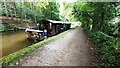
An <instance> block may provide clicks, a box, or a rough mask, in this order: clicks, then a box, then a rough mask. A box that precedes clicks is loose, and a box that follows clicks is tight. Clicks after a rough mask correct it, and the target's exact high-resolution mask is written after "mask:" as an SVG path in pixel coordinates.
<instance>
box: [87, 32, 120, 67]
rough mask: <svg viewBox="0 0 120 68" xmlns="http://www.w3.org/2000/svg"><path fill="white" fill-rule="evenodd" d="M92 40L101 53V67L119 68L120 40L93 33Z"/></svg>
mask: <svg viewBox="0 0 120 68" xmlns="http://www.w3.org/2000/svg"><path fill="white" fill-rule="evenodd" d="M89 36H90V38H91V39H92V40H93V42H94V43H95V45H97V50H98V53H99V61H100V65H99V66H102V67H104V68H107V67H110V66H116V67H119V66H120V65H119V64H120V62H119V60H120V59H119V57H120V52H119V51H120V43H119V41H120V38H114V37H111V36H108V35H106V34H104V33H103V32H94V33H93V32H91V33H89Z"/></svg>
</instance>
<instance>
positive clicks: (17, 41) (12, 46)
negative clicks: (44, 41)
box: [0, 31, 33, 58]
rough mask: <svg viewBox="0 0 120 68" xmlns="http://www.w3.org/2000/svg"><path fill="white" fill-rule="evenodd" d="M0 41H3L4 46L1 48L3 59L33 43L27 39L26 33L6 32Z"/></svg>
mask: <svg viewBox="0 0 120 68" xmlns="http://www.w3.org/2000/svg"><path fill="white" fill-rule="evenodd" d="M0 40H2V45H1V46H0V47H1V48H0V51H2V56H1V57H3V56H6V55H8V54H11V53H13V52H16V51H18V50H20V49H22V48H25V47H27V46H29V45H31V44H32V43H33V42H31V41H29V40H28V39H27V38H26V34H25V32H24V31H17V32H14V31H9V32H4V33H3V34H2V36H1V38H0ZM1 57H0V58H1Z"/></svg>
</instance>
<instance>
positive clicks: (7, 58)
mask: <svg viewBox="0 0 120 68" xmlns="http://www.w3.org/2000/svg"><path fill="white" fill-rule="evenodd" d="M75 28H76V27H75ZM73 29H74V28H72V29H69V30H67V31H64V32H62V33H60V34H58V35H56V36H53V37H50V38H48V39H44V40H43V41H40V42H38V43H36V44H33V45H31V46H28V47H26V48H23V49H21V50H19V51H16V52H14V53H12V54H9V55H8V56H5V57H2V58H0V67H2V66H4V65H6V64H8V63H9V62H12V61H14V60H17V59H19V58H20V57H22V56H24V55H26V54H28V53H31V52H32V51H34V50H35V49H37V48H38V47H39V46H42V45H43V44H45V43H48V42H50V41H52V40H54V39H56V38H57V37H60V36H63V35H64V34H66V33H67V32H69V31H71V30H73Z"/></svg>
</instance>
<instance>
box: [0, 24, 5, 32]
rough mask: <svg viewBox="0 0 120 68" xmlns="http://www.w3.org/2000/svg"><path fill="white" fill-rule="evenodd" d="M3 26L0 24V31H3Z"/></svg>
mask: <svg viewBox="0 0 120 68" xmlns="http://www.w3.org/2000/svg"><path fill="white" fill-rule="evenodd" d="M4 27H5V26H4V25H3V24H2V23H0V31H4Z"/></svg>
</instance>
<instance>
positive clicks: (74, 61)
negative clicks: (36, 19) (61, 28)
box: [9, 27, 97, 66]
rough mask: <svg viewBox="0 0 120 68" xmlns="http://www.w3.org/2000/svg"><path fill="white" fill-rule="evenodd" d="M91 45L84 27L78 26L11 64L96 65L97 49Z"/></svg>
mask: <svg viewBox="0 0 120 68" xmlns="http://www.w3.org/2000/svg"><path fill="white" fill-rule="evenodd" d="M91 46H93V45H92V44H91V43H90V42H89V41H88V39H87V37H86V35H85V33H84V31H83V29H82V28H80V27H78V28H76V29H74V30H72V31H70V32H68V33H66V34H65V35H64V36H62V37H59V38H57V39H56V40H54V41H52V42H50V43H48V44H44V46H43V47H39V48H38V49H36V50H35V51H34V52H32V53H31V54H28V55H26V56H24V57H23V58H21V59H19V60H17V61H14V62H12V63H10V64H9V66H95V65H96V63H97V62H96V57H95V53H94V52H95V51H94V48H92V47H91Z"/></svg>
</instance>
